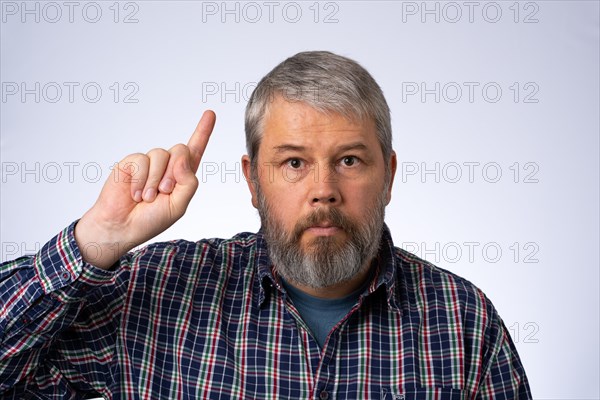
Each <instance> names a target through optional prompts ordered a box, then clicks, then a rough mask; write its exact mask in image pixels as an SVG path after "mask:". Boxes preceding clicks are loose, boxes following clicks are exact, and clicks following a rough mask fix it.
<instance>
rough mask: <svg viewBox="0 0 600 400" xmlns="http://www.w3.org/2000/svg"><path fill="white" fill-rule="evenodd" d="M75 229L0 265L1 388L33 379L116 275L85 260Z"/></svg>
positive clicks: (67, 230)
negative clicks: (76, 240) (29, 253)
mask: <svg viewBox="0 0 600 400" xmlns="http://www.w3.org/2000/svg"><path fill="white" fill-rule="evenodd" d="M73 228H74V224H71V225H70V226H69V227H67V228H66V229H64V230H63V231H62V232H60V233H59V234H58V235H57V236H56V237H54V238H53V239H52V240H50V241H49V242H48V243H46V244H45V245H44V246H43V247H42V249H41V250H40V251H39V252H38V253H37V254H35V255H32V256H27V257H21V258H19V259H17V260H14V261H10V262H6V263H3V264H2V265H0V293H1V302H0V393H3V392H5V391H7V390H8V389H9V388H10V387H12V386H14V385H18V384H19V382H23V380H26V379H31V377H32V376H33V375H34V373H35V370H36V369H37V368H39V367H40V365H41V364H43V363H44V358H45V356H46V355H47V354H48V351H49V350H50V349H51V348H52V347H53V346H54V344H56V343H57V342H59V341H60V338H61V334H62V333H63V332H64V331H65V330H67V329H69V328H70V327H72V325H73V324H74V322H75V321H76V320H77V317H78V315H79V313H80V312H81V310H82V309H83V307H85V305H86V303H89V302H90V300H92V299H97V298H98V293H97V292H98V290H100V289H101V288H102V287H106V286H107V285H111V282H113V281H114V279H115V276H116V273H115V272H110V271H103V270H100V269H98V268H95V267H93V266H91V265H89V264H86V263H84V262H83V260H82V257H81V253H80V251H79V248H78V247H77V245H76V242H75V239H74V236H73Z"/></svg>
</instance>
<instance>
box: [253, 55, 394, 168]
mask: <svg viewBox="0 0 600 400" xmlns="http://www.w3.org/2000/svg"><path fill="white" fill-rule="evenodd" d="M276 96H282V97H283V98H284V99H285V100H287V101H290V102H294V101H301V102H303V103H306V104H308V105H309V106H311V107H313V108H314V109H315V110H318V111H320V112H325V113H337V114H341V115H344V116H345V117H346V118H349V119H354V118H358V119H359V120H366V119H372V120H373V121H374V122H375V127H376V130H377V137H378V140H379V143H380V145H381V150H382V152H383V157H384V160H386V163H385V164H386V174H387V175H389V171H388V169H389V165H388V163H387V161H388V160H389V158H390V155H391V153H392V127H391V122H390V109H389V107H388V105H387V102H386V101H385V97H384V96H383V92H382V91H381V88H380V87H379V85H378V84H377V82H375V79H373V77H372V76H371V74H369V72H367V70H366V69H364V68H363V67H362V66H360V65H359V64H358V63H357V62H356V61H354V60H351V59H349V58H346V57H342V56H339V55H337V54H333V53H331V52H328V51H306V52H302V53H298V54H296V55H294V56H292V57H290V58H288V59H287V60H285V61H283V62H282V63H280V64H279V65H277V66H276V67H275V68H273V70H272V71H271V72H269V73H268V74H267V75H266V76H265V77H264V78H262V79H261V80H260V82H259V83H258V85H257V86H256V88H255V89H254V91H253V92H252V96H250V100H249V101H248V105H247V106H246V121H245V123H246V148H247V151H248V155H249V157H250V161H251V164H252V166H253V168H252V169H253V170H255V168H256V159H257V157H258V148H259V146H260V141H261V138H262V130H263V121H264V117H265V115H267V113H268V111H269V103H270V102H271V101H273V100H274V99H275V97H276Z"/></svg>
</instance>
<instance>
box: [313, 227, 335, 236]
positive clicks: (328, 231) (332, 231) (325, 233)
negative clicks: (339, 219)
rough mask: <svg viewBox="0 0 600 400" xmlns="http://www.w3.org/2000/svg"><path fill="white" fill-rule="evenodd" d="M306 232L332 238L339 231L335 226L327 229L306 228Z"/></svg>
mask: <svg viewBox="0 0 600 400" xmlns="http://www.w3.org/2000/svg"><path fill="white" fill-rule="evenodd" d="M306 231H307V232H310V233H311V234H313V235H316V236H333V235H335V234H336V233H338V232H339V231H340V228H338V227H337V226H330V227H327V228H321V227H318V226H313V227H311V228H308V229H307V230H306Z"/></svg>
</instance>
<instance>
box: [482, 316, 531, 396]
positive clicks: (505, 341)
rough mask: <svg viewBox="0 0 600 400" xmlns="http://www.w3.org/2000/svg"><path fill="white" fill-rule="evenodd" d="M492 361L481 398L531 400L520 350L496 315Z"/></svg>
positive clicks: (493, 324) (487, 369)
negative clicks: (518, 350) (518, 351)
mask: <svg viewBox="0 0 600 400" xmlns="http://www.w3.org/2000/svg"><path fill="white" fill-rule="evenodd" d="M493 316H494V318H493V320H492V327H491V331H492V332H493V334H492V335H491V337H493V338H495V340H493V343H492V346H491V348H490V351H491V358H490V363H489V365H488V367H487V368H486V369H485V370H484V374H483V380H482V383H481V386H480V387H479V391H478V394H477V399H481V400H484V399H485V400H488V399H494V400H503V399H506V400H529V399H531V398H532V397H531V391H530V388H529V382H528V380H527V376H526V374H525V369H524V368H523V364H522V363H521V360H520V358H519V354H518V353H517V349H516V347H515V345H514V343H513V341H512V339H511V337H510V335H509V333H508V330H507V329H506V326H505V325H504V322H502V319H500V317H499V316H498V314H497V313H496V312H494V313H493Z"/></svg>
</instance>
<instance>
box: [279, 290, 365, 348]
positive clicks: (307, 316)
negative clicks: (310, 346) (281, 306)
mask: <svg viewBox="0 0 600 400" xmlns="http://www.w3.org/2000/svg"><path fill="white" fill-rule="evenodd" d="M281 281H282V283H283V286H284V287H285V289H286V291H287V293H288V296H289V297H290V299H291V300H292V303H293V304H294V307H296V309H297V310H298V312H299V313H300V316H301V317H302V319H303V320H304V322H306V325H308V327H309V329H310V331H311V332H312V334H313V336H314V337H315V339H316V340H317V342H318V343H319V346H321V347H323V345H324V344H325V340H326V339H327V335H329V332H331V329H332V328H333V327H334V326H335V325H336V324H337V323H338V322H339V321H340V320H341V319H342V318H344V317H345V316H346V314H348V312H350V310H351V309H352V307H354V305H355V304H356V302H357V301H358V298H359V297H360V295H361V293H362V292H363V291H364V290H365V288H366V287H367V285H368V282H369V281H368V280H366V281H365V283H364V285H362V286H361V287H360V288H358V289H357V290H356V291H354V292H352V293H350V294H349V295H348V296H346V297H342V298H339V299H322V298H319V297H315V296H311V295H309V294H306V293H304V292H303V291H301V290H300V289H297V288H295V287H294V286H292V285H290V284H289V283H288V282H286V281H285V280H284V279H283V278H282V279H281Z"/></svg>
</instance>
